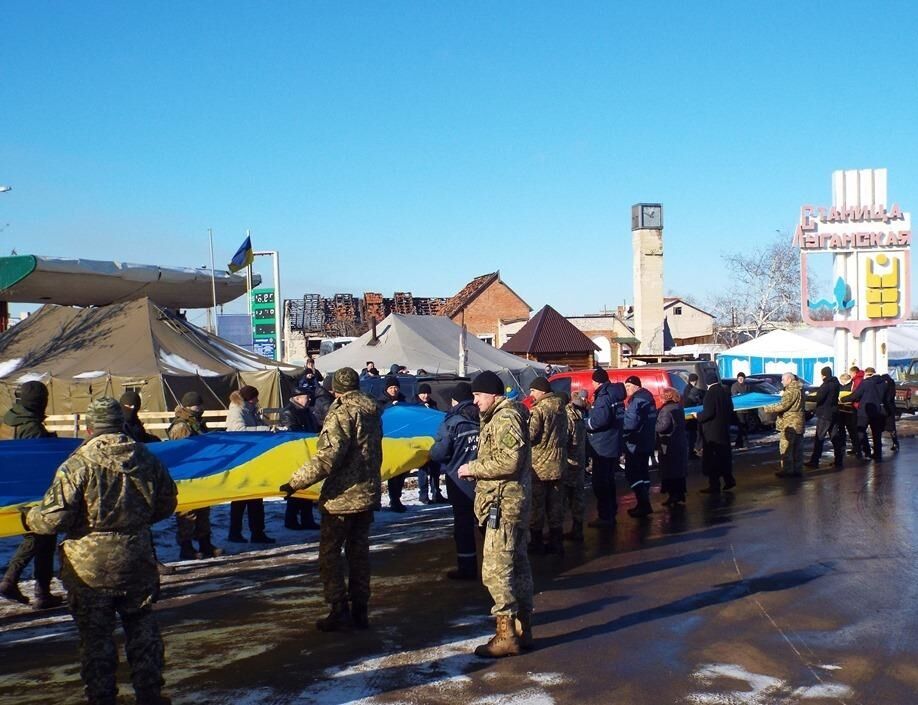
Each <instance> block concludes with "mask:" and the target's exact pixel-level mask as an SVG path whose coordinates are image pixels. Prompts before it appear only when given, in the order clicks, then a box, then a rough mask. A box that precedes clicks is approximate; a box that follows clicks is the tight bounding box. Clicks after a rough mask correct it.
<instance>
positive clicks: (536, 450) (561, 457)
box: [529, 393, 567, 481]
mask: <svg viewBox="0 0 918 705" xmlns="http://www.w3.org/2000/svg"><path fill="white" fill-rule="evenodd" d="M564 406H565V405H564V400H563V399H562V398H561V397H560V396H558V395H557V394H553V393H552V394H546V395H545V396H544V397H542V398H541V399H539V401H537V402H536V403H535V404H534V405H533V406H532V410H531V411H530V412H529V413H530V416H529V442H530V443H531V444H532V471H533V472H534V473H535V474H536V477H538V478H539V479H540V480H543V481H551V480H560V479H561V475H562V474H563V472H564V468H565V467H566V466H567V414H566V413H565V411H564Z"/></svg>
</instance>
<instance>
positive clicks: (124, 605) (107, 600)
mask: <svg viewBox="0 0 918 705" xmlns="http://www.w3.org/2000/svg"><path fill="white" fill-rule="evenodd" d="M68 589H69V592H68V595H67V601H68V604H69V606H70V612H71V613H72V614H73V621H74V622H76V625H77V629H78V630H79V632H80V662H81V667H80V676H81V677H82V678H83V685H84V686H85V690H86V697H87V698H88V699H89V702H91V703H99V704H100V705H101V704H103V703H105V704H108V703H111V704H112V705H114V703H115V698H116V697H117V695H118V686H117V684H116V683H115V672H116V670H117V668H118V649H117V646H116V645H115V636H114V632H115V622H116V617H121V626H122V627H123V628H124V638H125V652H126V653H127V660H128V663H129V664H130V666H131V682H132V683H133V685H134V692H135V693H136V694H137V696H138V700H140V699H141V698H146V699H148V700H150V701H154V702H155V699H156V698H157V697H158V696H159V694H160V690H161V688H162V686H163V682H164V681H163V666H164V664H165V651H164V648H163V640H162V637H161V636H160V633H159V625H158V624H157V622H156V616H155V615H154V614H153V605H152V602H151V600H150V595H149V594H143V595H131V594H128V595H123V596H112V595H107V594H102V592H101V591H98V590H93V589H91V588H86V587H77V588H75V587H74V586H72V585H68Z"/></svg>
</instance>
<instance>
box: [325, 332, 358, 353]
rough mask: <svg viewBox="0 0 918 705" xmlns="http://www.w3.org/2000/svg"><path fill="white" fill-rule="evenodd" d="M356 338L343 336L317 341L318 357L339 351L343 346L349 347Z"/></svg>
mask: <svg viewBox="0 0 918 705" xmlns="http://www.w3.org/2000/svg"><path fill="white" fill-rule="evenodd" d="M355 340H357V338H355V337H354V336H351V335H343V336H340V337H338V338H322V340H320V341H319V355H328V354H329V353H333V352H335V350H340V349H341V348H343V347H344V346H345V345H350V344H351V343H353V342H354V341H355Z"/></svg>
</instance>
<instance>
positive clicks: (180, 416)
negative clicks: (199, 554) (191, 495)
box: [166, 404, 210, 546]
mask: <svg viewBox="0 0 918 705" xmlns="http://www.w3.org/2000/svg"><path fill="white" fill-rule="evenodd" d="M207 430H208V429H207V424H206V423H205V422H204V419H203V418H198V416H197V415H196V414H195V413H194V412H193V411H191V410H190V409H186V408H185V407H184V406H182V405H181V404H179V405H178V406H177V407H175V419H174V420H173V421H172V424H171V425H170V426H169V429H168V430H167V431H166V435H167V436H168V437H169V440H170V441H178V440H181V439H183V438H190V437H191V436H200V435H201V434H203V433H207ZM175 526H176V532H175V538H176V543H178V545H179V546H181V545H182V544H183V543H187V542H188V541H192V540H194V541H197V542H198V543H199V544H201V543H203V544H204V545H205V546H207V545H209V544H210V507H201V508H200V509H192V510H191V511H189V512H176V513H175Z"/></svg>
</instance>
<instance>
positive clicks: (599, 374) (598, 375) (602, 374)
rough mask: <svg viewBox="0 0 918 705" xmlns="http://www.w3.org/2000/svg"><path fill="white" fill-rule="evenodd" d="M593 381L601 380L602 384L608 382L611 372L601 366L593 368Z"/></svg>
mask: <svg viewBox="0 0 918 705" xmlns="http://www.w3.org/2000/svg"><path fill="white" fill-rule="evenodd" d="M593 381H594V382H599V383H600V384H602V383H603V382H608V381H609V373H608V372H606V371H605V370H604V369H602V368H601V367H597V368H596V369H595V370H593Z"/></svg>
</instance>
